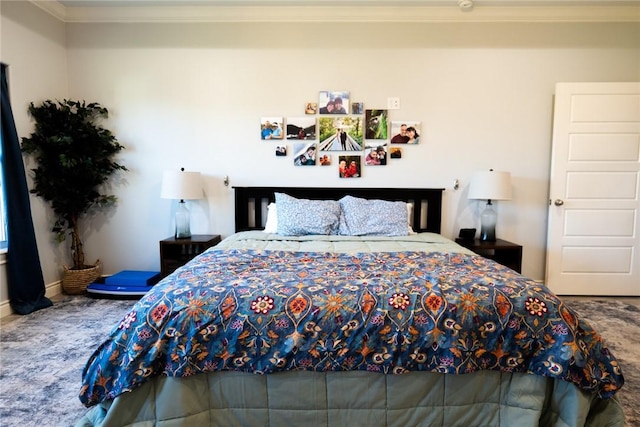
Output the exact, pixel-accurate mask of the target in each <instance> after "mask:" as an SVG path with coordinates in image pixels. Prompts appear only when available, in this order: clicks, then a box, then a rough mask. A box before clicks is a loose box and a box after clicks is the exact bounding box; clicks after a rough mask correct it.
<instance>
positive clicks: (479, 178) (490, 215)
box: [469, 169, 511, 242]
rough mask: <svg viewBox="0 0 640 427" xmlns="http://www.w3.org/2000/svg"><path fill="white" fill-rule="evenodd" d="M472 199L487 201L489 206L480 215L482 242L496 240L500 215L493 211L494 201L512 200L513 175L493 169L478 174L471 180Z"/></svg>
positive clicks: (470, 191) (470, 194) (470, 192)
mask: <svg viewBox="0 0 640 427" xmlns="http://www.w3.org/2000/svg"><path fill="white" fill-rule="evenodd" d="M469 198H470V199H482V200H487V206H486V207H485V209H484V211H483V212H482V214H481V215H480V240H483V241H488V242H493V241H495V240H496V222H497V221H498V214H497V213H496V211H495V210H493V205H492V203H491V201H492V200H511V173H509V172H498V171H494V170H493V169H489V170H488V171H483V172H478V173H476V174H475V175H473V177H472V178H471V185H470V186H469Z"/></svg>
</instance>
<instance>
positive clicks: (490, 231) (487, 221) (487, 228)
mask: <svg viewBox="0 0 640 427" xmlns="http://www.w3.org/2000/svg"><path fill="white" fill-rule="evenodd" d="M497 222H498V214H497V213H496V211H494V210H493V205H492V204H491V200H489V201H487V206H486V207H485V209H484V211H482V214H481V215H480V240H482V241H485V242H495V241H496V223H497Z"/></svg>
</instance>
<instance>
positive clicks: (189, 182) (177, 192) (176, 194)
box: [160, 170, 202, 200]
mask: <svg viewBox="0 0 640 427" xmlns="http://www.w3.org/2000/svg"><path fill="white" fill-rule="evenodd" d="M160 197H162V198H163V199H180V200H196V199H201V198H202V179H201V177H200V172H184V171H179V170H177V171H174V170H166V171H164V173H163V175H162V190H161V191H160Z"/></svg>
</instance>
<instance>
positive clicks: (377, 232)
mask: <svg viewBox="0 0 640 427" xmlns="http://www.w3.org/2000/svg"><path fill="white" fill-rule="evenodd" d="M340 208H341V209H342V215H341V216H340V229H339V234H341V235H344V236H406V235H408V234H409V222H408V221H407V204H406V203H405V202H389V201H386V200H367V199H360V198H357V197H353V196H345V197H343V198H342V199H340Z"/></svg>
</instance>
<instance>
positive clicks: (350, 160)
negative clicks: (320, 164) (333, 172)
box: [338, 156, 362, 178]
mask: <svg viewBox="0 0 640 427" xmlns="http://www.w3.org/2000/svg"><path fill="white" fill-rule="evenodd" d="M361 161H362V156H338V176H339V177H340V178H360V176H362V165H361Z"/></svg>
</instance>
